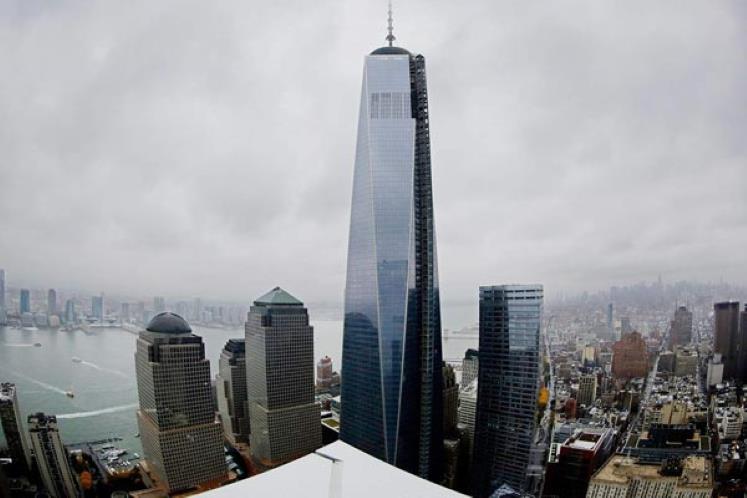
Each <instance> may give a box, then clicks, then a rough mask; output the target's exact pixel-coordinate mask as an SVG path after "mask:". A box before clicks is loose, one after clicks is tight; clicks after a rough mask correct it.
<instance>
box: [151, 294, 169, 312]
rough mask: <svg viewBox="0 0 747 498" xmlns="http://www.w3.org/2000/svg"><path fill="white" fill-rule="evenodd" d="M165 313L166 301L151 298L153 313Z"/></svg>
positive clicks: (159, 298) (161, 298) (157, 297)
mask: <svg viewBox="0 0 747 498" xmlns="http://www.w3.org/2000/svg"><path fill="white" fill-rule="evenodd" d="M164 311H166V300H165V299H164V298H163V297H161V296H156V297H154V298H153V312H154V313H156V314H158V313H163V312H164Z"/></svg>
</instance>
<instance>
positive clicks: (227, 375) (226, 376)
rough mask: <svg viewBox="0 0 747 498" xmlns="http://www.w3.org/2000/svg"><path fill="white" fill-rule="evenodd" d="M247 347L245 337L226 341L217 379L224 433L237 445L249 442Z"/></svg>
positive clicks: (216, 385)
mask: <svg viewBox="0 0 747 498" xmlns="http://www.w3.org/2000/svg"><path fill="white" fill-rule="evenodd" d="M245 344H246V343H245V341H244V338H241V339H229V340H228V342H226V345H225V346H223V351H221V352H220V359H218V375H217V376H216V378H215V387H216V389H217V391H218V392H217V395H218V412H219V413H220V418H221V422H222V423H223V432H224V433H225V435H226V437H228V439H229V440H230V441H231V442H233V443H248V442H249V431H250V427H249V411H248V405H247V387H246V345H245Z"/></svg>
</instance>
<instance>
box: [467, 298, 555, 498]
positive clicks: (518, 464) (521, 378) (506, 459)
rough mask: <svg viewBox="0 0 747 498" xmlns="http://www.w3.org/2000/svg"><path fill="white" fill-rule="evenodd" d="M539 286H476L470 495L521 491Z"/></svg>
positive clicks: (536, 359) (535, 366)
mask: <svg viewBox="0 0 747 498" xmlns="http://www.w3.org/2000/svg"><path fill="white" fill-rule="evenodd" d="M541 315H542V286H541V285H498V286H490V287H480V346H479V351H480V363H479V367H478V376H477V378H478V382H477V386H478V392H477V418H476V422H475V450H474V459H473V461H474V467H473V472H474V481H473V491H474V493H475V496H478V497H484V496H490V495H491V493H492V492H493V491H494V490H495V489H496V488H498V487H499V486H501V485H503V484H509V485H510V486H512V487H514V488H516V489H518V490H522V491H523V490H525V489H526V485H527V466H528V465H529V454H530V449H531V445H532V440H533V437H534V430H535V413H536V411H537V394H538V390H539V383H540V325H541Z"/></svg>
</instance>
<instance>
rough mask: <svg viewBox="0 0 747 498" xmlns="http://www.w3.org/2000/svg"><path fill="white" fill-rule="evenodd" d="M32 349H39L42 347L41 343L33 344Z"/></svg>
mask: <svg viewBox="0 0 747 498" xmlns="http://www.w3.org/2000/svg"><path fill="white" fill-rule="evenodd" d="M34 347H35V348H40V347H42V345H41V342H35V343H34Z"/></svg>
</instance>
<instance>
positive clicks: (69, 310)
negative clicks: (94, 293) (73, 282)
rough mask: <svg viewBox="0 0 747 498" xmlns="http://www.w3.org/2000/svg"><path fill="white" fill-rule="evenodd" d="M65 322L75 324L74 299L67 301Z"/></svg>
mask: <svg viewBox="0 0 747 498" xmlns="http://www.w3.org/2000/svg"><path fill="white" fill-rule="evenodd" d="M65 322H67V323H74V322H75V302H74V301H73V300H72V299H68V300H67V301H65Z"/></svg>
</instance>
